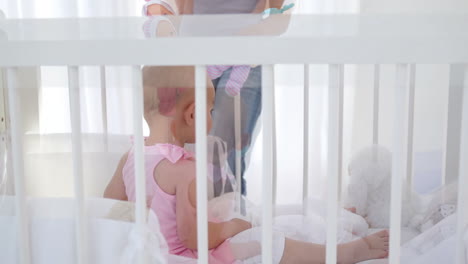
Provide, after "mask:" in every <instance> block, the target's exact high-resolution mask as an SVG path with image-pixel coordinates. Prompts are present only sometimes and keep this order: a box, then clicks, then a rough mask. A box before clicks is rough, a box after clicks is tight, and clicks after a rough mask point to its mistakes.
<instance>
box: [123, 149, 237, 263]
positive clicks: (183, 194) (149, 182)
mask: <svg viewBox="0 0 468 264" xmlns="http://www.w3.org/2000/svg"><path fill="white" fill-rule="evenodd" d="M163 160H168V161H169V162H171V163H173V164H176V163H177V162H179V161H182V160H191V161H193V160H194V159H193V156H192V154H191V153H189V152H187V151H186V150H185V149H184V148H181V147H179V146H175V145H171V144H156V145H153V146H145V177H146V195H147V196H146V201H147V204H148V206H149V207H150V208H151V209H152V210H153V211H154V212H155V213H156V215H157V217H158V220H159V224H160V228H161V233H162V234H163V235H164V237H165V238H166V241H167V244H168V247H169V253H170V254H174V255H179V256H184V257H189V258H197V251H196V250H192V249H189V248H186V247H185V246H184V244H183V243H182V239H181V238H183V237H186V235H187V234H188V232H189V231H190V230H189V229H188V227H187V225H181V226H180V227H179V228H178V225H177V215H176V202H177V201H179V202H180V201H181V203H182V204H181V205H179V206H177V212H178V213H180V214H182V215H183V216H184V217H183V219H184V221H195V220H196V209H195V208H194V207H193V206H192V205H191V204H190V201H189V198H188V186H189V184H190V182H191V181H192V180H193V177H187V179H185V178H184V179H183V180H184V183H183V184H181V186H185V187H186V188H178V193H177V194H175V195H171V194H168V193H166V192H164V191H163V190H162V189H161V188H160V187H159V185H158V184H157V183H156V181H155V179H154V170H155V168H156V166H158V164H159V163H160V162H161V161H163ZM188 175H194V174H193V173H188ZM123 181H124V184H125V192H126V194H127V197H128V200H129V201H133V202H134V201H135V170H134V153H133V148H132V149H131V150H130V151H129V153H128V158H127V161H126V163H125V166H124V167H123ZM181 189H182V190H183V191H180V190H181ZM179 192H180V193H179ZM185 223H186V222H185ZM179 224H180V223H179ZM192 226H193V225H192ZM233 262H235V259H234V257H233V254H232V251H231V248H230V245H229V241H228V240H226V241H224V242H223V243H222V244H221V245H219V246H218V247H217V248H215V249H211V250H210V251H209V263H233Z"/></svg>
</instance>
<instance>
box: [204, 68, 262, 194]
mask: <svg viewBox="0 0 468 264" xmlns="http://www.w3.org/2000/svg"><path fill="white" fill-rule="evenodd" d="M230 75H231V69H228V70H227V71H225V72H224V73H223V75H221V77H219V78H218V79H216V80H213V85H214V87H215V90H216V97H215V104H214V111H213V127H212V129H211V132H210V135H213V136H217V137H220V138H221V139H222V140H224V141H225V142H226V144H227V152H228V163H229V167H230V168H231V171H232V173H233V174H234V175H236V170H237V169H240V170H241V178H242V183H241V192H242V194H243V195H245V194H246V192H247V190H246V181H245V179H244V171H245V163H246V162H245V159H246V157H245V154H246V153H247V151H248V150H249V148H250V145H251V143H252V141H253V131H254V129H255V124H256V123H257V120H258V117H259V116H260V112H261V109H262V89H261V86H262V68H261V67H260V66H258V67H255V68H252V69H251V70H250V73H249V77H248V78H247V80H246V81H245V83H244V86H243V88H242V90H241V136H242V137H241V143H242V152H241V153H242V155H241V168H236V149H235V129H234V125H235V122H234V97H231V96H229V95H228V94H227V93H226V91H225V86H226V83H227V81H228V80H229V76H230ZM215 193H216V186H215Z"/></svg>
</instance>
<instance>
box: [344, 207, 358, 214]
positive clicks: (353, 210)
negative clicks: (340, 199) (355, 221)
mask: <svg viewBox="0 0 468 264" xmlns="http://www.w3.org/2000/svg"><path fill="white" fill-rule="evenodd" d="M345 210H348V211H350V212H351V213H353V214H355V213H356V207H349V208H345Z"/></svg>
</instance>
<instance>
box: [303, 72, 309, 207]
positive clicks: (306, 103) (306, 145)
mask: <svg viewBox="0 0 468 264" xmlns="http://www.w3.org/2000/svg"><path fill="white" fill-rule="evenodd" d="M309 89H310V65H309V64H305V65H304V120H303V122H304V134H303V137H304V138H303V141H304V145H303V146H302V151H303V152H302V156H303V158H302V159H303V165H302V166H303V174H302V214H304V215H307V207H308V204H307V203H308V197H309Z"/></svg>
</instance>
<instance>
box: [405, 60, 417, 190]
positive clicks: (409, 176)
mask: <svg viewBox="0 0 468 264" xmlns="http://www.w3.org/2000/svg"><path fill="white" fill-rule="evenodd" d="M415 90H416V65H415V64H411V66H410V67H409V100H408V145H407V157H408V158H407V162H406V184H407V185H406V186H407V188H408V189H407V190H408V194H411V191H412V190H413V147H414V132H413V131H414V96H415ZM410 197H411V196H410Z"/></svg>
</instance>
